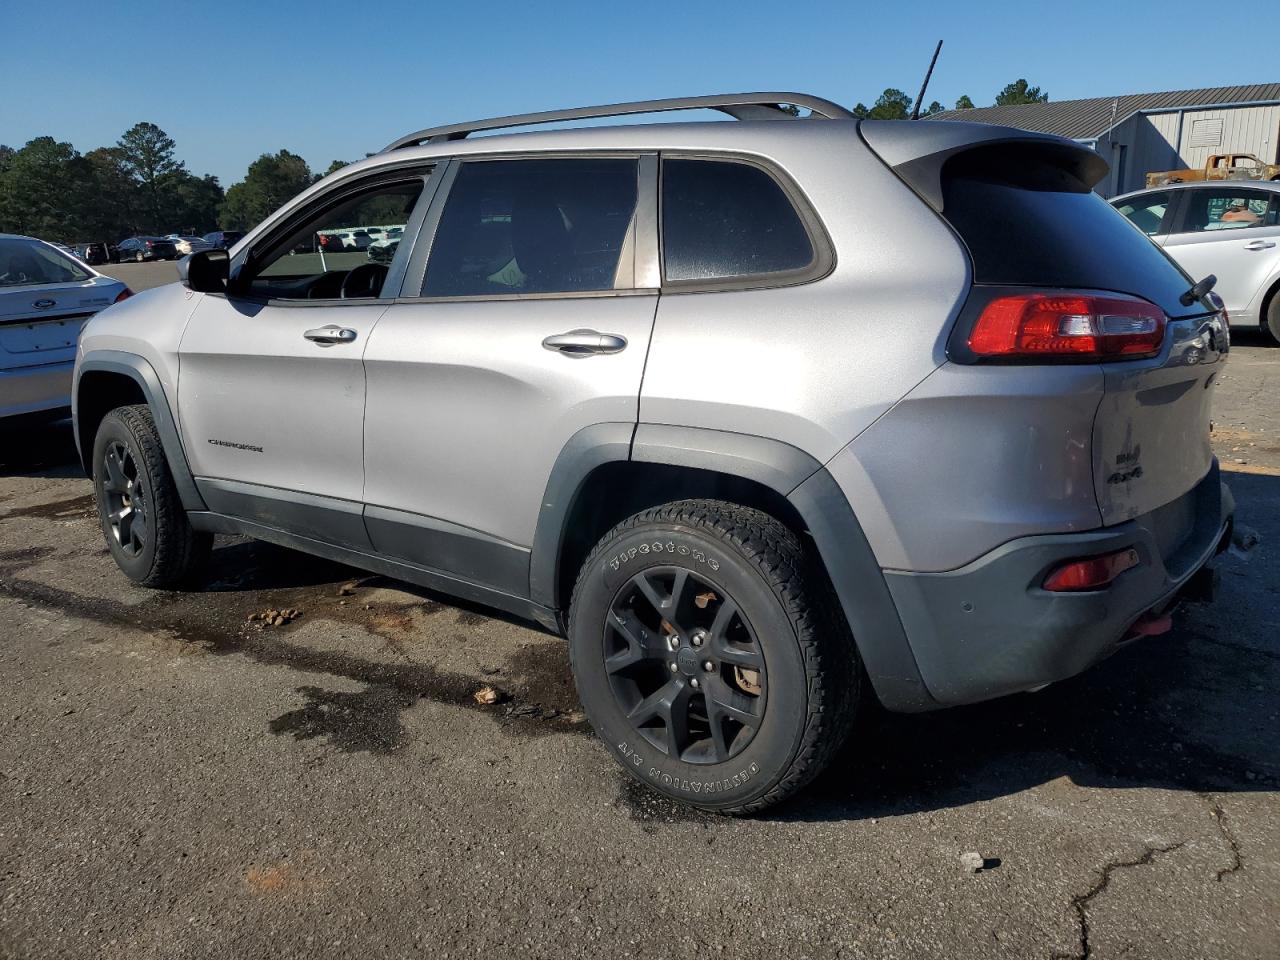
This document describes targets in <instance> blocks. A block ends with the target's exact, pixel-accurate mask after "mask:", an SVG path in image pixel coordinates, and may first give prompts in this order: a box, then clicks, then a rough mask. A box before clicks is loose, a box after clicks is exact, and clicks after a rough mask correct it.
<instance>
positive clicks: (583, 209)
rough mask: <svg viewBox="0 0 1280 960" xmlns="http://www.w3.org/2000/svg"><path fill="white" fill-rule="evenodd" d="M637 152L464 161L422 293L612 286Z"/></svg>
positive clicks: (631, 211) (631, 206)
mask: <svg viewBox="0 0 1280 960" xmlns="http://www.w3.org/2000/svg"><path fill="white" fill-rule="evenodd" d="M637 171H638V162H637V161H636V160H634V159H613V158H600V159H587V158H583V159H577V158H566V159H556V160H486V161H472V162H470V163H464V164H463V165H462V168H461V170H459V171H458V176H457V179H456V180H455V181H454V183H453V187H452V189H451V190H450V191H449V199H448V200H447V201H446V203H445V207H444V213H443V214H442V216H441V218H440V226H439V227H438V228H437V230H436V235H435V240H434V241H433V242H432V245H431V258H430V260H429V261H428V262H427V275H426V279H425V280H424V281H423V287H422V295H423V296H424V297H483V296H489V297H492V296H501V295H504V294H520V293H582V292H592V291H600V290H612V289H613V288H614V286H615V278H616V277H617V274H618V266H619V262H620V260H621V259H622V255H623V248H624V246H625V244H626V238H627V234H628V231H629V229H630V227H631V221H632V218H633V217H634V215H635V210H636V195H637Z"/></svg>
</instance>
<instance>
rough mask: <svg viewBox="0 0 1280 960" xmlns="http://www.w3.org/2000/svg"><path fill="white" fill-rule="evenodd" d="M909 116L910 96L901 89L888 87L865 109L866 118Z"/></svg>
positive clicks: (897, 118) (889, 118) (881, 118)
mask: <svg viewBox="0 0 1280 960" xmlns="http://www.w3.org/2000/svg"><path fill="white" fill-rule="evenodd" d="M909 116H911V98H910V97H909V96H907V95H906V94H905V93H903V92H902V91H901V90H898V89H895V88H894V87H889V88H888V89H887V90H885V92H884V93H882V94H880V96H879V97H877V98H876V102H875V103H874V104H872V105H871V109H870V110H868V111H867V119H868V120H905V119H907V117H909Z"/></svg>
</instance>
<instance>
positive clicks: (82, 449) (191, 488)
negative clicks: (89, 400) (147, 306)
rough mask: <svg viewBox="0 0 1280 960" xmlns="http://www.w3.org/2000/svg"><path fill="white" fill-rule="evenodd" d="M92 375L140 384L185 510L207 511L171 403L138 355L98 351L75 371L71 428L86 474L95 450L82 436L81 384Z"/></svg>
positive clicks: (89, 441) (150, 369) (90, 468)
mask: <svg viewBox="0 0 1280 960" xmlns="http://www.w3.org/2000/svg"><path fill="white" fill-rule="evenodd" d="M90 372H102V373H114V374H119V375H121V376H125V377H128V378H129V379H131V380H132V381H133V382H134V383H135V384H137V386H138V388H139V389H140V390H141V391H142V395H143V397H144V398H145V399H146V401H147V406H148V407H150V408H151V416H152V419H153V420H155V424H156V431H157V432H158V433H159V434H160V442H161V443H162V444H163V446H164V455H165V459H166V460H168V462H169V472H170V473H172V474H173V482H174V486H175V487H176V488H177V490H178V497H179V498H180V499H181V501H182V506H183V509H185V510H204V509H206V507H205V502H204V499H203V498H202V497H201V496H200V491H199V490H198V489H196V484H195V480H194V479H193V477H192V475H191V468H190V466H189V465H188V464H187V454H186V451H185V450H184V448H183V446H182V438H181V436H180V435H179V433H178V427H177V422H176V421H175V419H174V416H173V411H172V410H170V408H169V400H168V398H167V397H166V396H165V393H164V388H163V387H162V386H161V385H160V377H159V376H158V375H157V374H156V371H155V368H154V367H152V366H151V364H150V363H149V362H148V361H147V360H146V358H144V357H140V356H138V355H137V354H133V353H125V352H123V351H119V350H98V351H94V352H93V353H90V354H87V355H86V356H85V357H84V358H83V359H81V361H80V364H79V366H78V367H77V368H76V379H75V383H74V384H72V389H71V410H72V418H71V424H72V431H73V433H74V436H75V443H76V451H77V452H78V453H79V454H80V464H81V466H82V467H83V468H84V470H85V473H87V474H89V475H90V476H92V473H93V467H92V464H90V462H89V457H88V451H89V450H92V447H93V438H92V437H82V436H81V435H80V380H81V378H82V377H83V376H84V375H85V374H86V373H90Z"/></svg>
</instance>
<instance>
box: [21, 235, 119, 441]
mask: <svg viewBox="0 0 1280 960" xmlns="http://www.w3.org/2000/svg"><path fill="white" fill-rule="evenodd" d="M128 296H130V291H129V288H128V287H126V286H125V285H124V284H123V283H121V282H120V281H119V280H114V279H112V278H111V277H104V276H103V275H102V274H100V273H98V271H96V270H94V269H93V267H90V266H89V265H87V264H85V263H82V262H80V261H79V260H76V259H73V258H72V257H71V256H70V255H68V254H65V253H63V252H62V251H61V250H59V249H58V248H57V247H55V246H54V245H53V244H50V243H45V242H44V241H43V240H35V239H33V238H31V237H19V236H14V235H12V234H3V233H0V419H3V418H6V417H17V416H22V415H33V416H35V415H38V416H42V417H43V416H46V415H51V416H58V415H61V414H63V413H65V412H67V411H69V410H70V408H71V370H72V367H73V366H74V364H75V359H76V342H77V340H78V339H79V337H80V328H81V327H83V326H84V325H85V323H86V322H87V321H88V320H89V318H90V317H91V316H93V315H94V314H95V313H97V312H98V311H99V310H101V309H102V308H103V307H109V306H111V304H113V303H119V302H120V301H121V300H123V299H125V298H126V297H128Z"/></svg>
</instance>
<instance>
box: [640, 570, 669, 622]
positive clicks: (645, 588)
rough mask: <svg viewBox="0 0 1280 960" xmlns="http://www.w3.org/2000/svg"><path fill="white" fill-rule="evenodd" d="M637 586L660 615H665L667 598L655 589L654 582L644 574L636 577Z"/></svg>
mask: <svg viewBox="0 0 1280 960" xmlns="http://www.w3.org/2000/svg"><path fill="white" fill-rule="evenodd" d="M635 585H636V586H637V587H638V588H639V589H640V592H641V593H643V594H644V598H645V599H646V600H648V601H649V604H650V605H651V606H652V607H653V609H654V610H655V611H657V612H658V613H659V614H663V613H665V612H666V609H667V598H666V597H664V596H663V595H662V594H660V593H659V592H658V591H657V589H656V588H655V587H654V585H653V582H652V581H651V580H650V579H649V578H648V577H647V576H645V575H644V574H643V573H642V574H640V576H638V577H636V579H635Z"/></svg>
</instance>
